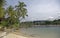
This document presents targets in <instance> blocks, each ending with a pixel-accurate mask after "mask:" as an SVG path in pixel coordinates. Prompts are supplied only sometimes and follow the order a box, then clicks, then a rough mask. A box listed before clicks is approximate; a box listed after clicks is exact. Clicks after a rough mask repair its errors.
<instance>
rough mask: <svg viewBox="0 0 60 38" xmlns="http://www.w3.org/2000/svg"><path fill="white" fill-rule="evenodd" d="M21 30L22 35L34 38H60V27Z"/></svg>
mask: <svg viewBox="0 0 60 38" xmlns="http://www.w3.org/2000/svg"><path fill="white" fill-rule="evenodd" d="M20 30H21V32H22V33H24V34H27V35H29V36H31V37H34V38H60V27H43V28H41V27H35V28H34V27H31V28H27V29H25V28H22V29H20Z"/></svg>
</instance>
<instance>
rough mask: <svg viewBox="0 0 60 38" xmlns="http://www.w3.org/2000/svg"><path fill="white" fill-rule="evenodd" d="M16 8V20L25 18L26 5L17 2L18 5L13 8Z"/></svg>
mask: <svg viewBox="0 0 60 38" xmlns="http://www.w3.org/2000/svg"><path fill="white" fill-rule="evenodd" d="M15 7H16V11H17V12H18V13H17V15H16V16H17V18H20V17H23V18H24V17H25V16H27V9H26V8H25V7H26V4H25V3H24V2H19V4H18V5H16V6H15Z"/></svg>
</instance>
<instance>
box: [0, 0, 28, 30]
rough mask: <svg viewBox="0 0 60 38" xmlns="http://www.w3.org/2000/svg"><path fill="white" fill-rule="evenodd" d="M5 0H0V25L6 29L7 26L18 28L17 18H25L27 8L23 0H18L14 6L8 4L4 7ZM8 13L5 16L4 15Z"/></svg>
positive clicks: (18, 21)
mask: <svg viewBox="0 0 60 38" xmlns="http://www.w3.org/2000/svg"><path fill="white" fill-rule="evenodd" d="M4 5H5V0H0V26H1V27H2V28H4V30H5V31H6V30H7V29H8V28H10V29H11V28H14V29H16V28H19V25H20V20H21V19H20V20H19V18H21V17H22V18H25V16H26V15H27V9H26V5H25V3H24V2H19V3H18V5H16V6H15V7H16V8H14V7H12V6H9V7H7V8H6V9H5V8H4ZM6 14H8V15H7V16H8V17H7V18H5V15H6Z"/></svg>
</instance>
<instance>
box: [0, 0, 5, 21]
mask: <svg viewBox="0 0 60 38" xmlns="http://www.w3.org/2000/svg"><path fill="white" fill-rule="evenodd" d="M4 5H5V0H0V21H1V20H2V19H3V17H4V15H5V9H4V7H3V6H4Z"/></svg>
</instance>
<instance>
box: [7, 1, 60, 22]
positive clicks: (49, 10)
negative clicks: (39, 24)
mask: <svg viewBox="0 0 60 38" xmlns="http://www.w3.org/2000/svg"><path fill="white" fill-rule="evenodd" d="M18 1H21V2H25V4H26V5H27V10H28V12H27V14H28V17H26V18H25V19H23V20H24V21H33V20H47V19H52V20H53V19H56V18H57V17H58V16H60V0H7V6H9V5H12V6H15V5H17V4H18Z"/></svg>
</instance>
